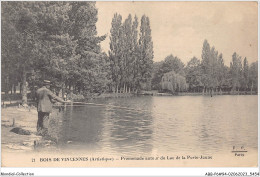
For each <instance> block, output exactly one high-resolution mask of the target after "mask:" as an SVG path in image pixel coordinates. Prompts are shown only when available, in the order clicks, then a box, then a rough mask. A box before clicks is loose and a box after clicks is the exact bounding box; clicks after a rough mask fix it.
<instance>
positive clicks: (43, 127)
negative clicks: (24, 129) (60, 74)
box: [36, 80, 67, 136]
mask: <svg viewBox="0 0 260 177" xmlns="http://www.w3.org/2000/svg"><path fill="white" fill-rule="evenodd" d="M36 98H37V111H38V121H37V134H39V135H42V136H45V135H47V133H48V121H49V115H50V113H51V111H52V100H57V101H59V102H62V103H67V101H64V100H62V99H61V98H59V97H58V96H56V95H55V94H54V93H52V92H51V91H50V81H48V80H44V83H43V87H42V88H39V89H38V90H37V91H36Z"/></svg>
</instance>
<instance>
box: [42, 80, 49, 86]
mask: <svg viewBox="0 0 260 177" xmlns="http://www.w3.org/2000/svg"><path fill="white" fill-rule="evenodd" d="M43 83H44V84H45V85H50V84H51V81H48V80H44V81H43Z"/></svg>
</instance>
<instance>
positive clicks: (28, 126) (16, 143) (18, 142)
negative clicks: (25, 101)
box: [1, 107, 42, 152]
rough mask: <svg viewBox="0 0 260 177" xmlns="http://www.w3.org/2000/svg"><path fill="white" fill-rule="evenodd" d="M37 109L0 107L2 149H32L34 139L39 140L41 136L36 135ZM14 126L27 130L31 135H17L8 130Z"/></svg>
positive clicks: (8, 150) (12, 150)
mask: <svg viewBox="0 0 260 177" xmlns="http://www.w3.org/2000/svg"><path fill="white" fill-rule="evenodd" d="M36 124H37V111H36V109H30V110H29V109H27V108H18V107H8V108H2V109H1V136H2V137H1V138H2V151H6V152H17V151H32V150H33V149H34V141H35V140H36V141H40V140H41V139H42V137H41V136H37V135H36ZM14 127H20V128H23V129H25V130H29V131H30V132H31V135H19V134H16V133H13V132H10V130H11V129H13V128H14Z"/></svg>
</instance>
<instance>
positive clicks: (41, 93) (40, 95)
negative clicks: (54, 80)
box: [36, 86, 64, 113]
mask: <svg viewBox="0 0 260 177" xmlns="http://www.w3.org/2000/svg"><path fill="white" fill-rule="evenodd" d="M36 97H37V103H38V105H37V107H38V108H37V111H38V112H48V113H50V112H51V111H52V102H51V100H52V99H54V100H57V101H59V102H64V101H63V100H62V99H61V98H59V97H58V96H56V95H55V94H54V93H52V92H51V91H50V90H49V89H47V88H46V87H45V86H43V87H42V88H39V89H38V90H37V91H36Z"/></svg>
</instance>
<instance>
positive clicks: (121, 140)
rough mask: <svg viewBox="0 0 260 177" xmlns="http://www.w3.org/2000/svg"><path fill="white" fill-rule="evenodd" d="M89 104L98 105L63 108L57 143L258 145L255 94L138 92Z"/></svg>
mask: <svg viewBox="0 0 260 177" xmlns="http://www.w3.org/2000/svg"><path fill="white" fill-rule="evenodd" d="M92 103H96V104H99V105H80V104H76V105H75V104H74V106H67V107H66V109H65V110H64V111H63V113H62V114H63V115H62V116H60V119H59V121H58V122H56V125H55V130H56V131H55V132H56V135H55V136H56V137H57V139H58V142H59V148H61V149H62V150H64V151H73V150H81V151H85V152H93V153H101V152H102V153H106V154H109V155H114V154H116V155H118V154H120V155H141V154H142V155H144V154H147V155H148V154H156V153H164V152H172V153H175V152H185V153H194V152H196V153H201V154H204V155H207V154H209V155H210V154H212V153H214V154H216V153H218V152H219V153H221V152H224V153H225V152H230V151H231V150H232V148H233V146H236V147H241V146H243V147H245V148H246V149H247V150H248V149H253V150H257V147H258V145H257V144H258V142H257V140H258V139H257V127H258V122H257V120H258V118H257V114H258V113H257V96H256V95H236V96H235V95H223V96H213V97H209V96H169V97H167V96H161V97H160V96H158V97H157V96H153V97H152V96H140V97H128V98H111V99H105V100H94V101H92ZM59 114H61V113H59ZM53 115H55V112H54V113H53ZM55 132H54V133H55ZM52 133H53V132H52Z"/></svg>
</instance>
